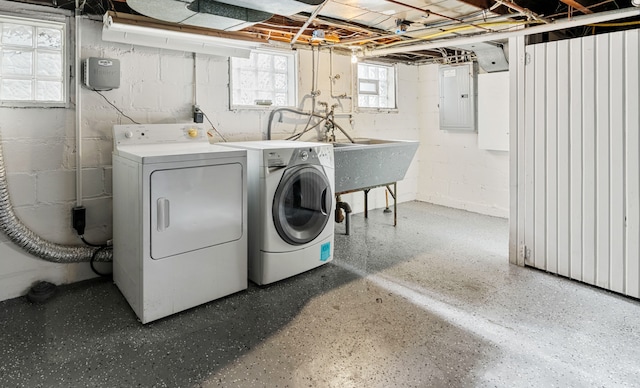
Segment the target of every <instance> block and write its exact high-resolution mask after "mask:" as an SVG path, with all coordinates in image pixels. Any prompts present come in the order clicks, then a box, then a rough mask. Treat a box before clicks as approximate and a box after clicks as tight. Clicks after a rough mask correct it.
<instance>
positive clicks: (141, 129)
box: [113, 123, 209, 149]
mask: <svg viewBox="0 0 640 388" xmlns="http://www.w3.org/2000/svg"><path fill="white" fill-rule="evenodd" d="M192 142H203V143H208V142H209V140H208V138H207V133H206V131H205V129H204V127H203V126H202V125H198V124H194V123H184V124H140V125H137V124H135V125H114V126H113V146H114V149H117V148H118V146H121V145H138V144H162V143H192Z"/></svg>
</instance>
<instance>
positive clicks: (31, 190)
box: [7, 173, 37, 206]
mask: <svg viewBox="0 0 640 388" xmlns="http://www.w3.org/2000/svg"><path fill="white" fill-rule="evenodd" d="M7 185H8V187H9V198H10V201H11V204H12V205H13V206H32V205H35V204H36V202H37V198H36V175H35V174H26V173H18V174H7Z"/></svg>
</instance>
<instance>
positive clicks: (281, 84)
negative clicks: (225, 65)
mask: <svg viewBox="0 0 640 388" xmlns="http://www.w3.org/2000/svg"><path fill="white" fill-rule="evenodd" d="M230 63H231V65H230V69H231V85H230V87H229V90H230V93H231V96H230V102H231V109H238V108H266V107H270V106H277V107H281V106H291V107H292V106H295V105H296V90H297V85H296V80H297V77H296V55H295V53H294V52H289V51H282V52H280V51H267V50H252V51H251V56H250V57H249V58H230Z"/></svg>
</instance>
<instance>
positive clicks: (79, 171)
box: [74, 0, 82, 206]
mask: <svg viewBox="0 0 640 388" xmlns="http://www.w3.org/2000/svg"><path fill="white" fill-rule="evenodd" d="M80 14H81V11H80V0H76V12H75V17H74V20H75V50H74V58H75V65H74V66H75V72H74V75H75V82H74V84H75V89H74V90H75V98H76V120H75V123H76V206H82V121H81V120H82V103H81V98H80V78H81V77H80V67H81V63H80V50H81V40H80Z"/></svg>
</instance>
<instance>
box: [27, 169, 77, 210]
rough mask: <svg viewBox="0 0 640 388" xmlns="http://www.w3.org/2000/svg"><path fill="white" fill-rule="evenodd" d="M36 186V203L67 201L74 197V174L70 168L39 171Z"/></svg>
mask: <svg viewBox="0 0 640 388" xmlns="http://www.w3.org/2000/svg"><path fill="white" fill-rule="evenodd" d="M36 186H37V189H36V193H37V200H38V203H56V202H68V201H73V200H74V199H75V197H76V175H75V172H74V171H72V170H58V171H46V172H39V173H38V174H37V182H36Z"/></svg>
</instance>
